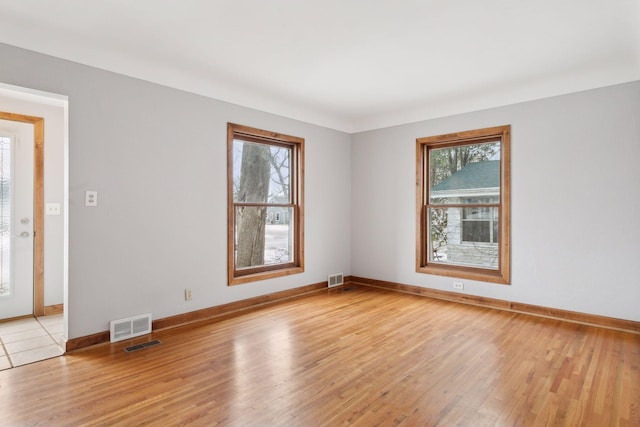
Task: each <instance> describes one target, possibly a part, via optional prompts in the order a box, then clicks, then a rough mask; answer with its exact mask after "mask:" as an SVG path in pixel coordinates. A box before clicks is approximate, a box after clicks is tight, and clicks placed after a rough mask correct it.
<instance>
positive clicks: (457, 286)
mask: <svg viewBox="0 0 640 427" xmlns="http://www.w3.org/2000/svg"><path fill="white" fill-rule="evenodd" d="M453 287H454V288H455V289H464V283H462V282H453Z"/></svg>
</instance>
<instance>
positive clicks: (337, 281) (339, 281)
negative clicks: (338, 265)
mask: <svg viewBox="0 0 640 427" xmlns="http://www.w3.org/2000/svg"><path fill="white" fill-rule="evenodd" d="M328 282H329V287H330V288H333V287H334V286H340V285H343V284H344V276H343V274H342V273H338V274H332V275H330V276H329V280H328Z"/></svg>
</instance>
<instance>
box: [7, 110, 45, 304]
mask: <svg viewBox="0 0 640 427" xmlns="http://www.w3.org/2000/svg"><path fill="white" fill-rule="evenodd" d="M0 119H2V120H11V121H14V122H22V123H31V124H33V142H34V147H33V149H34V151H33V233H34V236H33V315H34V316H44V118H42V117H35V116H26V115H24V114H15V113H7V112H4V111H0Z"/></svg>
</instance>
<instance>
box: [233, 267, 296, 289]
mask: <svg viewBox="0 0 640 427" xmlns="http://www.w3.org/2000/svg"><path fill="white" fill-rule="evenodd" d="M300 273H304V268H303V267H291V268H283V269H281V270H271V271H264V272H260V273H254V274H247V275H245V276H237V277H229V286H233V285H241V284H243V283H250V282H257V281H259V280H267V279H273V278H275V277H283V276H289V275H291V274H300Z"/></svg>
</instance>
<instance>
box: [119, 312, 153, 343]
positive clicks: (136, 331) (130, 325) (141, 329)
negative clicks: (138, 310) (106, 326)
mask: <svg viewBox="0 0 640 427" xmlns="http://www.w3.org/2000/svg"><path fill="white" fill-rule="evenodd" d="M110 326H111V327H110V329H111V342H116V341H122V340H126V339H128V338H133V337H139V336H140V335H145V334H148V333H151V313H148V314H141V315H139V316H133V317H127V318H126V319H119V320H112V321H111V322H110Z"/></svg>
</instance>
